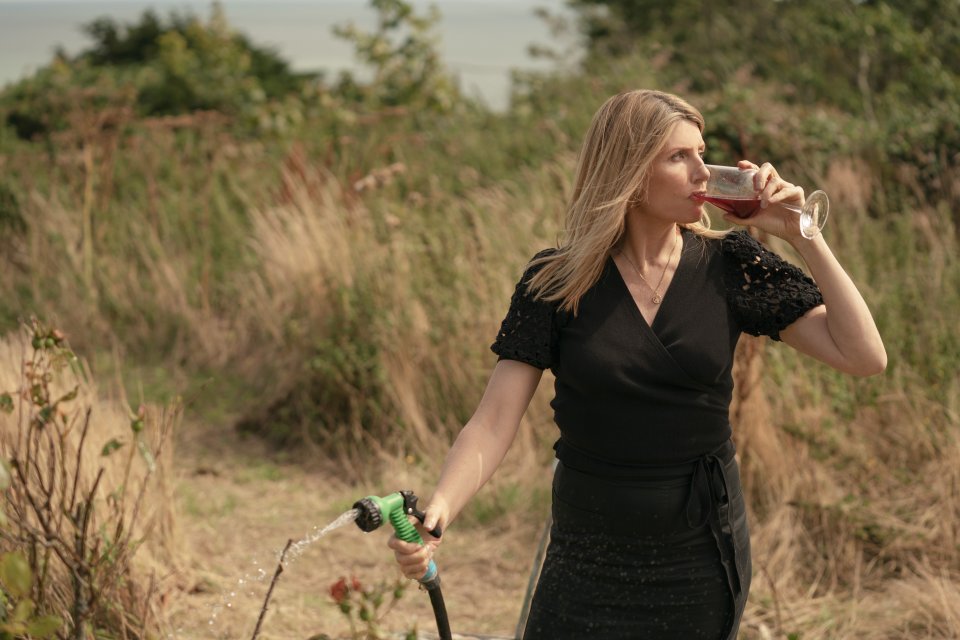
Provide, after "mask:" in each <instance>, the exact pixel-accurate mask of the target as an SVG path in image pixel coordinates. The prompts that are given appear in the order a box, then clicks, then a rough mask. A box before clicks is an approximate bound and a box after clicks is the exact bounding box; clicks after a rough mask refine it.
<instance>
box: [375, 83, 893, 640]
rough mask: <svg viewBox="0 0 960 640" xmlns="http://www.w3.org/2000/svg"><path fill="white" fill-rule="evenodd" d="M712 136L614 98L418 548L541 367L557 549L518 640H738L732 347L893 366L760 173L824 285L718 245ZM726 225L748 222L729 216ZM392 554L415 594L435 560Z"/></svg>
mask: <svg viewBox="0 0 960 640" xmlns="http://www.w3.org/2000/svg"><path fill="white" fill-rule="evenodd" d="M703 126H704V123H703V117H702V116H701V114H700V113H699V112H698V111H697V110H696V109H695V108H694V107H692V106H690V105H689V104H687V103H686V102H685V101H683V100H682V99H680V98H678V97H676V96H673V95H670V94H666V93H661V92H657V91H646V90H643V91H631V92H627V93H623V94H620V95H617V96H614V97H612V98H610V99H609V100H608V101H607V102H606V103H605V104H604V105H603V106H602V107H601V108H600V110H599V111H598V112H597V114H596V115H595V116H594V119H593V122H592V124H591V126H590V129H589V131H588V132H587V135H586V139H585V142H584V145H583V148H582V150H581V154H580V158H579V164H578V167H577V175H576V184H575V188H574V191H573V195H572V198H571V203H570V205H569V208H568V212H567V222H566V237H565V239H564V241H563V243H562V244H561V246H560V247H559V248H557V249H553V250H547V251H543V252H540V253H538V254H537V255H536V256H535V257H534V258H533V260H532V261H531V262H530V264H529V266H528V269H527V271H526V272H525V273H524V275H523V277H522V278H521V280H520V282H519V283H518V284H517V288H516V291H515V293H514V295H513V298H512V300H511V304H510V309H509V311H508V313H507V316H506V318H505V319H504V321H503V324H502V326H501V329H500V332H499V334H498V336H497V339H496V342H495V343H494V345H493V347H492V348H493V350H494V352H496V353H497V354H498V355H499V360H498V362H497V365H496V367H495V368H494V370H493V374H492V376H491V378H490V380H489V383H488V386H487V389H486V391H485V392H484V395H483V398H482V400H481V401H480V404H479V407H478V408H477V410H476V412H475V413H474V415H473V417H472V418H471V419H470V421H469V422H468V423H467V424H466V426H465V427H464V428H463V430H462V431H461V433H460V435H459V436H458V437H457V440H456V442H455V443H454V445H453V447H452V448H451V450H450V453H449V455H448V457H447V459H446V462H445V464H444V467H443V470H442V473H441V476H440V480H439V483H438V486H437V488H436V491H435V493H434V495H433V497H432V498H431V500H430V502H429V506H428V507H427V509H426V518H425V522H424V527H423V529H426V530H429V529H433V527H435V526H436V525H440V526H441V527H444V528H445V527H446V526H447V525H449V524H450V523H451V522H452V521H453V520H454V519H455V518H456V516H457V514H458V513H460V511H461V510H462V509H463V507H464V505H465V504H466V503H467V502H468V501H469V499H470V498H471V497H472V496H473V495H474V494H475V493H476V492H477V490H478V489H479V488H480V487H481V486H482V485H483V484H484V483H485V482H486V481H487V480H488V479H489V478H490V476H491V475H492V474H493V472H494V470H495V469H496V468H497V466H498V465H499V464H500V462H501V460H502V459H503V457H504V455H505V453H506V451H507V449H508V448H509V446H510V444H511V442H512V441H513V439H514V435H515V434H516V431H517V428H518V425H519V423H520V419H521V416H522V415H523V413H524V411H525V410H526V408H527V405H528V403H529V402H530V399H531V397H532V396H533V394H534V391H535V390H536V388H537V385H538V383H539V381H540V378H541V374H542V371H543V370H544V369H546V368H550V369H551V370H552V371H553V373H554V375H555V378H556V383H555V392H556V395H555V397H554V400H553V401H552V405H551V406H552V407H553V409H554V417H555V421H556V423H557V425H558V427H559V429H560V439H559V441H558V442H557V444H556V446H555V448H556V452H557V458H558V461H559V462H558V466H557V470H556V473H555V477H554V484H553V517H554V521H553V527H552V531H551V541H550V546H549V548H548V552H547V556H546V560H545V562H544V566H543V569H542V571H541V576H540V580H539V583H538V585H537V590H536V592H535V595H534V598H533V601H532V604H531V611H530V616H529V618H528V621H527V627H526V631H525V635H524V637H525V638H527V639H528V640H529V639H534V638H549V639H556V638H646V639H651V638H684V639H688V638H711V639H714V640H716V639H723V638H729V639H733V638H735V637H736V635H737V629H738V627H739V624H740V618H741V615H742V613H743V609H744V605H745V603H746V599H747V593H748V590H749V586H750V573H751V569H750V548H749V539H748V533H747V526H746V515H745V511H744V500H743V495H742V491H741V488H740V478H739V473H738V469H737V463H736V460H735V459H734V447H733V444H732V442H731V440H730V438H731V429H730V424H729V422H728V413H729V404H730V399H731V396H732V387H733V381H732V377H731V368H732V364H733V353H734V348H735V346H736V343H737V339H738V337H739V335H740V334H741V332H746V333H750V334H754V335H761V334H762V335H768V336H770V337H772V338H773V339H775V340H782V341H783V342H785V343H786V344H788V345H789V346H791V347H793V348H794V349H797V350H798V351H800V352H802V353H805V354H807V355H809V356H812V357H814V358H816V359H818V360H820V361H822V362H824V363H826V364H828V365H830V366H832V367H834V368H836V369H839V370H840V371H844V372H847V373H851V374H854V375H873V374H876V373H879V372H881V371H883V370H884V368H885V367H886V353H885V351H884V347H883V343H882V341H881V339H880V336H879V333H878V332H877V329H876V326H875V324H874V322H873V319H872V317H871V315H870V312H869V310H868V309H867V306H866V304H865V303H864V301H863V299H862V297H861V296H860V293H859V292H858V291H857V289H856V287H855V286H854V284H853V283H852V282H851V280H850V279H849V277H848V276H847V275H846V273H844V271H843V269H842V268H841V266H840V265H839V263H838V262H837V260H836V259H835V258H834V256H833V254H832V253H831V251H830V249H829V248H828V246H827V243H826V241H825V240H824V239H823V237H822V236H821V235H818V236H817V237H815V238H813V239H806V238H804V237H802V236H801V235H800V229H799V224H798V221H797V218H796V214H795V213H792V212H790V211H789V210H787V209H786V208H784V207H781V206H779V205H781V204H794V205H797V204H802V203H803V201H804V194H803V190H802V189H801V188H800V187H797V186H794V185H792V184H790V183H788V182H786V181H784V180H783V179H782V178H780V176H779V175H778V174H777V172H776V170H775V169H774V168H773V167H772V166H771V165H770V164H764V165H762V166H760V167H756V165H753V164H751V163H749V162H741V163H740V166H741V168H758V169H759V171H758V172H757V174H756V178H755V179H756V186H757V188H758V189H760V190H761V210H760V211H759V212H758V213H756V214H755V215H754V216H753V217H751V218H750V224H751V226H754V227H757V228H758V229H760V230H762V231H765V232H767V233H770V234H772V235H775V236H778V237H780V238H782V239H784V240H786V241H787V242H789V243H790V244H791V245H792V246H793V247H794V248H795V249H796V250H797V253H798V254H799V255H800V256H801V257H802V258H803V260H804V261H805V262H806V264H807V267H808V269H809V271H810V273H811V274H812V276H813V279H812V280H811V279H810V278H808V277H807V276H806V275H804V274H803V273H802V272H801V271H800V270H799V269H797V268H796V267H794V266H792V265H790V264H788V263H786V262H784V261H783V260H781V259H780V258H779V257H778V256H776V255H775V254H773V253H770V252H769V251H767V250H765V249H764V248H763V247H762V246H761V245H760V244H759V243H757V242H756V241H754V240H753V239H752V238H751V237H750V236H749V235H748V234H746V233H745V232H743V231H736V232H731V233H719V232H711V231H709V229H708V224H707V223H708V222H709V219H708V218H707V217H706V215H705V212H704V209H703V204H702V202H701V201H700V200H699V199H698V198H697V197H696V196H697V195H698V194H699V193H702V192H703V190H704V188H705V185H706V180H707V177H708V175H709V172H708V171H707V169H706V167H705V165H704V162H703V157H702V156H703V153H704V142H703V137H702V131H703ZM726 219H727V220H728V221H730V222H734V223H737V222H742V221H740V220H738V219H737V218H732V217H729V216H727V217H726ZM424 535H425V539H426V540H429V542H428V544H426V545H425V546H423V547H420V546H417V545H411V544H408V543H404V542H402V541H399V540H397V539H395V538H394V539H392V540H391V541H390V543H389V545H390V547H391V548H392V549H393V550H394V552H395V555H396V557H397V560H398V562H399V563H400V565H401V567H402V569H403V571H404V573H405V575H407V576H408V577H411V578H417V577H420V576H422V575H423V573H424V572H425V570H426V566H427V562H428V560H429V557H430V556H431V555H432V553H433V551H434V549H435V548H436V546H437V545H438V544H439V540H435V539H432V538H431V537H430V536H429V535H428V534H424Z"/></svg>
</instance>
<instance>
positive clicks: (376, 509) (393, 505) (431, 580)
mask: <svg viewBox="0 0 960 640" xmlns="http://www.w3.org/2000/svg"><path fill="white" fill-rule="evenodd" d="M353 508H354V509H356V510H357V519H356V523H357V526H358V527H360V529H361V530H362V531H365V532H368V533H369V532H370V531H374V530H376V529H379V528H380V527H381V526H382V525H383V522H384V515H386V519H387V520H389V521H390V524H392V525H393V530H394V532H395V533H396V534H397V538H399V539H400V540H403V541H405V542H414V543H417V544H423V538H421V537H420V534H419V533H418V532H417V529H416V527H414V526H413V525H412V524H410V521H409V520H408V519H407V516H413V517H415V518H416V519H418V520H419V521H420V522H421V523H422V522H423V519H424V517H425V514H424V513H423V512H422V511H420V510H419V509H417V496H415V495H414V493H413V492H412V491H398V492H396V493H391V494H389V495H387V496H384V497H382V498H380V497H377V496H367V497H366V498H363V499H361V500H357V501H356V502H355V503H354V505H353ZM441 533H442V532H441V530H440V525H437V526H436V527H435V528H434V529H433V530H432V531H431V532H430V535H432V536H433V537H435V538H439V537H440V534H441ZM418 582H420V584H422V585H423V587H424V588H425V589H426V590H427V593H428V594H429V595H430V604H431V606H432V607H433V615H434V617H435V618H436V620H437V631H438V633H439V634H440V640H452V638H453V636H452V635H451V633H450V622H449V620H448V619H447V608H446V605H445V604H444V602H443V593H442V592H441V591H440V574H439V573H438V572H437V565H436V563H435V562H434V561H433V560H430V565H429V566H428V567H427V572H426V573H425V574H423V576H422V577H421V578H420V579H419V580H418Z"/></svg>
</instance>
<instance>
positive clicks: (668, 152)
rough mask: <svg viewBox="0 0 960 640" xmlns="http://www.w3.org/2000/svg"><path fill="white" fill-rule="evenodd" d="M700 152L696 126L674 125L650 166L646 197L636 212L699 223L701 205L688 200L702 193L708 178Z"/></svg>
mask: <svg viewBox="0 0 960 640" xmlns="http://www.w3.org/2000/svg"><path fill="white" fill-rule="evenodd" d="M704 148H705V147H704V144H703V136H702V135H700V129H698V128H697V125H695V124H694V123H692V122H689V121H687V120H681V121H680V122H678V123H677V124H676V125H675V126H674V127H673V131H671V132H670V134H669V135H668V136H667V143H666V145H665V146H664V147H663V150H662V151H660V153H659V154H657V157H656V158H654V160H653V164H651V165H650V181H649V183H648V184H649V188H648V189H647V197H646V198H645V199H644V200H643V201H642V202H640V203H638V204H637V207H636V209H637V210H638V211H639V212H640V213H641V214H642V215H644V216H651V217H654V218H658V219H661V220H664V221H669V222H678V223H691V222H697V221H698V220H700V217H701V216H702V215H703V202H702V201H700V200H696V199H694V198H693V197H692V196H693V194H695V193H698V192H703V190H704V189H705V188H706V184H707V178H708V177H709V176H710V172H709V171H707V168H706V166H705V165H704V163H703V151H704Z"/></svg>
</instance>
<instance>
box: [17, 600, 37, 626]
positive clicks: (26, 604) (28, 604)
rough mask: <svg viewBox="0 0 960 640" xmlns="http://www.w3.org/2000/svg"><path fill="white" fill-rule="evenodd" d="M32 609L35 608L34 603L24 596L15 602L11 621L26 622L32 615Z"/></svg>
mask: <svg viewBox="0 0 960 640" xmlns="http://www.w3.org/2000/svg"><path fill="white" fill-rule="evenodd" d="M34 609H36V605H35V604H33V600H31V599H30V598H24V599H23V600H21V601H20V602H18V603H17V606H16V608H15V609H14V610H13V621H14V622H26V621H27V620H29V619H30V616H32V615H33V610H34Z"/></svg>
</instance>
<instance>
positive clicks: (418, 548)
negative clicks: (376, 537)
mask: <svg viewBox="0 0 960 640" xmlns="http://www.w3.org/2000/svg"><path fill="white" fill-rule="evenodd" d="M425 514H426V515H425V516H424V519H423V524H422V525H421V524H420V522H419V521H417V520H416V519H411V520H410V522H411V523H412V524H413V525H414V526H416V528H417V531H419V533H420V537H421V538H423V544H417V543H415V542H405V541H404V540H400V539H399V538H397V536H396V534H394V535H392V536H390V539H389V540H388V541H387V546H388V547H389V548H390V549H392V550H393V555H394V557H396V559H397V564H399V565H400V570H401V571H402V572H403V575H405V576H406V577H408V578H410V579H411V580H419V579H420V578H422V577H423V576H424V574H426V572H427V568H428V567H429V566H430V560H431V559H432V558H433V554H434V552H435V551H436V550H437V547H439V546H440V542H441V539H440V538H434V537H433V536H432V535H430V534H429V533H428V532H429V531H433V530H434V529H435V528H436V527H437V525H439V526H440V530H441V532H442V531H444V530H445V529H446V525H447V522H448V520H449V509H448V508H447V505H446V502H445V501H443V500H442V499H434V500H432V501H431V502H430V505H429V506H428V507H427V509H426V511H425Z"/></svg>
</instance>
